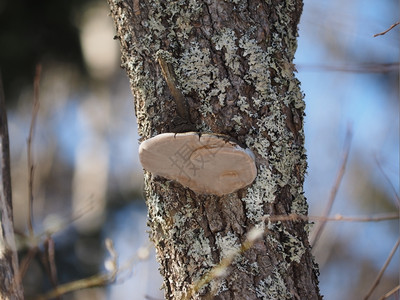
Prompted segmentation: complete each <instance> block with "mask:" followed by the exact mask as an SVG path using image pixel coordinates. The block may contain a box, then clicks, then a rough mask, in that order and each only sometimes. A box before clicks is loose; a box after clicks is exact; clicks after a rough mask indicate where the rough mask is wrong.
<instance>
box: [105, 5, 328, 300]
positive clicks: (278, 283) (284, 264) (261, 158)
mask: <svg viewBox="0 0 400 300" xmlns="http://www.w3.org/2000/svg"><path fill="white" fill-rule="evenodd" d="M109 3H110V7H111V13H112V16H113V18H114V21H115V25H116V30H117V38H118V39H119V41H120V43H121V49H122V66H123V67H124V68H125V69H126V71H127V74H128V76H129V78H130V82H131V88H132V92H133V95H134V101H135V113H136V116H137V121H138V128H139V134H140V135H141V137H142V139H148V138H150V137H152V136H154V135H156V134H159V133H163V132H171V131H173V130H174V124H173V120H174V119H175V118H176V115H177V112H176V107H175V103H174V101H173V97H172V95H171V93H170V91H169V89H168V87H167V85H166V83H165V81H164V80H163V77H162V72H161V70H160V66H159V65H158V63H157V55H160V53H162V54H163V55H166V56H167V57H168V59H169V61H170V63H172V65H173V66H174V69H175V74H176V76H177V81H178V84H179V88H180V89H181V91H182V93H183V95H184V97H185V99H186V101H187V103H188V106H189V110H190V116H191V119H192V121H193V123H194V126H195V128H196V130H198V131H200V132H214V133H221V134H225V135H228V136H230V137H232V138H233V139H235V140H237V141H238V142H239V143H240V144H242V145H244V146H246V147H248V148H250V149H251V150H252V151H253V153H254V154H255V156H256V164H257V168H258V175H257V178H256V180H255V181H254V183H253V184H252V185H251V186H249V187H247V188H244V189H242V190H239V191H238V192H237V193H233V194H229V195H226V196H223V197H217V196H213V195H200V194H196V193H194V192H193V191H191V190H189V189H185V188H184V187H182V186H181V185H180V184H178V183H176V182H173V181H169V180H166V179H163V178H160V177H155V176H153V175H152V174H150V173H145V191H146V198H147V205H148V209H149V218H148V224H149V227H150V229H151V233H150V237H151V239H152V241H153V242H154V243H155V246H156V249H157V258H158V260H159V262H160V271H161V273H162V275H163V276H164V289H165V295H166V298H167V299H181V298H184V297H186V296H187V295H189V294H190V291H191V289H192V288H193V284H194V283H195V282H196V281H197V280H198V279H200V278H202V276H204V274H206V273H207V272H208V271H209V270H210V269H211V268H212V267H213V266H216V265H218V264H219V263H220V261H221V260H222V259H223V258H224V257H225V256H226V255H228V254H229V253H230V252H231V251H233V250H234V249H235V248H237V247H240V245H241V244H242V243H243V242H244V241H245V240H246V234H247V233H248V232H249V231H250V230H251V229H252V228H254V227H260V228H265V235H264V237H263V239H262V240H259V241H257V242H256V243H255V244H254V245H253V247H252V248H251V249H250V250H248V251H246V252H244V253H243V254H242V255H241V256H240V257H238V258H237V259H235V260H234V261H233V263H232V265H231V266H230V267H229V268H228V270H227V271H226V272H225V273H224V274H225V276H224V277H223V278H218V279H217V278H216V279H215V280H214V281H212V282H211V283H210V284H208V285H206V286H204V287H203V288H202V289H200V290H199V291H198V292H197V293H195V294H194V295H192V297H193V298H194V299H206V298H207V297H210V296H215V298H218V299H296V298H297V299H319V298H320V295H319V290H318V279H317V268H316V266H315V264H314V262H313V258H312V255H311V251H310V245H309V243H308V236H307V231H306V230H305V227H306V226H307V224H306V222H277V223H268V224H264V218H263V217H264V216H268V215H270V216H273V215H285V214H290V213H299V214H307V210H308V207H307V203H306V199H305V197H304V195H303V182H304V175H305V171H306V166H307V163H306V154H305V149H304V133H303V116H304V107H305V104H304V101H303V95H302V92H301V90H300V86H299V85H300V84H299V82H298V80H297V79H296V78H295V75H294V71H295V69H294V66H293V58H294V54H295V50H296V47H297V42H296V38H297V24H298V22H299V18H300V14H301V10H302V2H301V1H300V0H288V1H284V2H283V1H278V0H268V1H261V0H254V1H242V0H235V1H222V0H221V1H210V0H202V1H195V0H175V1H172V0H169V1H161V0H144V1H129V0H126V1H120V0H118V1H117V0H109ZM157 53H158V54H157Z"/></svg>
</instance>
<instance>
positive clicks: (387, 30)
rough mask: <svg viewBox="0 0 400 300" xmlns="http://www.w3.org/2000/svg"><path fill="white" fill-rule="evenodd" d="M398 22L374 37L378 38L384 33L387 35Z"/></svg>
mask: <svg viewBox="0 0 400 300" xmlns="http://www.w3.org/2000/svg"><path fill="white" fill-rule="evenodd" d="M399 24H400V22H396V23H394V24H393V25H392V26H390V27H389V28H388V29H386V30H385V31H382V32H380V33H377V34H374V37H377V36H380V35H384V34H386V33H388V32H389V31H390V30H392V29H393V28H395V27H396V26H397V25H399Z"/></svg>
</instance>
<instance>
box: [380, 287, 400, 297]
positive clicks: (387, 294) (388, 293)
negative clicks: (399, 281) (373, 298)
mask: <svg viewBox="0 0 400 300" xmlns="http://www.w3.org/2000/svg"><path fill="white" fill-rule="evenodd" d="M398 291H400V285H398V286H396V287H395V288H393V289H391V290H390V291H389V292H387V293H386V294H385V295H383V296H382V297H381V298H379V300H385V299H387V298H389V297H390V296H392V295H393V294H394V293H396V292H398ZM397 299H398V298H397Z"/></svg>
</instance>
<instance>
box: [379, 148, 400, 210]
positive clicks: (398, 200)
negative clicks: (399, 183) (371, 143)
mask: <svg viewBox="0 0 400 300" xmlns="http://www.w3.org/2000/svg"><path fill="white" fill-rule="evenodd" d="M375 161H376V164H377V165H378V168H379V170H380V171H381V173H382V175H383V177H384V178H385V180H386V181H387V182H388V183H389V185H390V188H391V189H392V191H393V194H394V196H395V197H396V199H397V207H398V208H399V207H400V197H399V195H398V194H397V191H396V188H395V187H394V185H393V183H392V181H391V180H390V179H389V177H388V176H387V175H386V173H385V171H384V170H383V168H382V166H381V164H380V163H379V160H378V158H377V157H376V156H375Z"/></svg>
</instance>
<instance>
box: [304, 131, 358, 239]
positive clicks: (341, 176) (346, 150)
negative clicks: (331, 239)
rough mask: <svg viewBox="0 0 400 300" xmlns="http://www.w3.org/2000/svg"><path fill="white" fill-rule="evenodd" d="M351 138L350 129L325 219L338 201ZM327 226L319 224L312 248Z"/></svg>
mask: <svg viewBox="0 0 400 300" xmlns="http://www.w3.org/2000/svg"><path fill="white" fill-rule="evenodd" d="M351 137H352V134H351V130H350V129H348V130H347V134H346V139H345V145H344V154H343V159H342V163H341V166H340V169H339V172H338V174H337V176H336V180H335V183H334V185H333V187H332V190H331V193H330V197H329V200H328V203H327V204H326V207H325V210H324V212H323V214H322V216H323V217H324V218H326V217H328V215H329V214H330V212H331V209H332V206H333V202H334V201H335V199H336V195H337V191H338V190H339V186H340V183H341V182H342V179H343V175H344V172H345V170H346V164H347V160H348V158H349V152H350V145H351ZM325 224H326V222H325V221H322V222H320V223H318V225H317V227H316V228H315V230H314V231H313V234H312V236H311V238H310V243H311V246H312V247H315V246H316V244H317V242H318V240H319V238H320V236H321V233H322V231H323V230H324V228H325Z"/></svg>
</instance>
